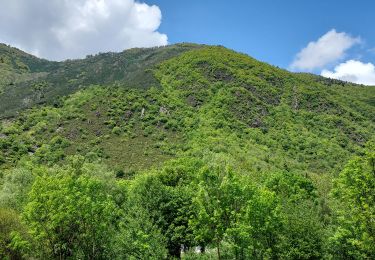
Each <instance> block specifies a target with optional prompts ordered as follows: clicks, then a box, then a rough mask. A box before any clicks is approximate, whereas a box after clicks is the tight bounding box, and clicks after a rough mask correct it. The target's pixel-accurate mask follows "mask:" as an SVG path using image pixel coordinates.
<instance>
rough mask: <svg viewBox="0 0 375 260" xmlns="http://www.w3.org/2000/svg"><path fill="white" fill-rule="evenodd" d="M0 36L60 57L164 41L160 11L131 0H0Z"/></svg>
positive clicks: (166, 41) (52, 56)
mask: <svg viewBox="0 0 375 260" xmlns="http://www.w3.org/2000/svg"><path fill="white" fill-rule="evenodd" d="M0 6H1V8H0V35H1V40H3V41H5V42H6V43H8V44H11V45H13V46H18V47H20V48H21V49H23V50H25V51H28V52H31V53H34V54H37V55H38V56H41V57H44V58H49V59H54V60H62V59H67V58H80V57H84V56H85V55H87V54H95V53H98V52H106V51H122V50H124V49H127V48H132V47H151V46H160V45H166V44H167V43H168V39H167V35H165V34H162V33H160V32H158V31H157V30H158V28H159V26H160V23H161V11H160V9H159V7H158V6H155V5H153V6H150V5H147V4H145V3H139V2H136V1H135V0H48V1H45V0H11V1H9V0H0Z"/></svg>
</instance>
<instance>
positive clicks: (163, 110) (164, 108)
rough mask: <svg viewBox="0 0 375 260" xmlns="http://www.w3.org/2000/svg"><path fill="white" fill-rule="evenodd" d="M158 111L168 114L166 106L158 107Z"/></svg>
mask: <svg viewBox="0 0 375 260" xmlns="http://www.w3.org/2000/svg"><path fill="white" fill-rule="evenodd" d="M159 113H160V114H163V115H169V111H168V109H167V108H166V107H163V106H161V107H160V109H159Z"/></svg>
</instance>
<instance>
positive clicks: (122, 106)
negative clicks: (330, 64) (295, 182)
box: [0, 46, 375, 174]
mask: <svg viewBox="0 0 375 260" xmlns="http://www.w3.org/2000/svg"><path fill="white" fill-rule="evenodd" d="M175 48H177V49H173V48H172V47H171V48H170V50H174V51H177V52H179V51H181V46H176V47H175ZM189 48H190V47H189ZM162 50H164V51H167V50H168V49H162ZM184 50H185V49H184ZM154 51H156V52H157V53H158V54H154V55H161V54H160V50H159V49H156V50H154ZM135 52H137V53H138V52H145V53H147V54H144V55H146V57H149V56H150V55H151V56H152V55H153V54H152V53H153V50H135ZM150 52H151V53H150ZM138 54H139V53H138ZM108 55H109V56H111V55H112V54H103V55H102V56H100V55H99V57H93V58H91V59H99V60H101V61H102V58H103V57H107V56H108ZM144 55H143V56H141V57H142V58H140V59H141V60H142V61H146V60H147V58H144V57H145V56H144ZM164 55H170V54H169V52H167V54H164ZM137 57H138V56H137ZM163 57H164V56H163ZM105 60H106V59H105ZM157 60H158V59H157ZM106 61H107V62H109V59H107V60H106ZM76 62H77V63H79V62H83V61H76ZM94 64H97V63H94ZM137 64H138V62H137ZM152 64H154V62H152ZM95 66H96V65H95ZM133 66H134V65H133ZM143 67H144V65H142V68H143ZM73 68H74V69H69V71H75V70H77V68H79V67H74V66H73ZM103 68H106V66H104V67H103ZM87 71H92V68H91V67H90V69H88V70H87ZM76 72H77V73H78V71H76ZM76 72H75V73H76ZM141 72H142V73H143V70H141ZM58 73H60V72H58ZM58 73H55V74H56V75H57V74H58ZM148 73H149V75H151V77H152V78H154V79H153V81H152V82H149V81H148V82H147V83H145V82H144V84H143V85H142V87H137V88H134V87H131V86H133V85H129V86H124V85H119V84H116V83H113V84H109V83H108V82H110V79H114V78H115V77H117V78H119V77H120V76H119V75H118V74H116V73H112V74H110V76H109V77H106V78H103V77H102V76H98V78H97V79H95V80H94V79H93V80H91V82H96V80H97V83H103V84H104V85H107V86H106V87H102V86H96V87H95V86H92V87H89V88H86V89H84V90H80V91H79V92H77V93H76V94H74V95H72V96H70V97H68V98H66V99H64V100H62V101H61V102H56V103H55V106H54V107H49V106H47V107H42V108H35V109H33V110H31V111H27V112H26V113H24V114H22V115H21V116H20V117H19V118H18V119H17V120H16V121H14V122H12V123H10V122H5V123H3V127H2V139H0V140H1V142H2V146H1V147H2V151H1V152H2V155H1V156H2V158H3V159H2V160H3V163H5V165H9V163H10V164H12V162H13V163H14V162H16V161H17V160H18V158H20V156H22V155H27V154H30V155H31V156H35V155H37V157H38V158H39V160H41V162H43V161H44V162H57V161H59V160H61V159H63V158H64V156H65V154H76V153H79V154H83V155H87V156H90V157H93V158H102V159H103V160H105V161H106V162H107V163H108V164H109V165H110V166H111V167H113V168H116V169H119V170H121V171H125V172H132V171H133V170H140V169H146V168H149V167H151V166H153V165H160V164H161V163H162V162H163V161H165V160H168V159H170V158H173V157H176V156H198V157H205V156H210V155H207V154H211V153H225V154H228V155H230V156H231V157H232V159H233V160H234V161H235V162H236V163H235V165H236V166H237V167H238V168H239V169H241V170H242V171H251V172H253V173H257V172H258V173H262V172H266V171H269V170H273V171H275V170H284V169H288V170H293V171H296V172H301V173H305V174H307V173H309V174H322V173H332V174H333V173H337V172H338V171H339V170H340V169H341V168H342V166H343V163H345V162H346V161H347V160H348V158H349V157H350V156H351V155H352V154H360V153H361V151H362V147H363V146H364V145H365V143H366V142H368V141H369V140H370V139H372V138H374V136H373V133H374V130H375V129H374V117H373V115H374V113H373V112H374V101H373V100H374V97H375V88H373V87H365V86H359V85H354V84H348V83H344V82H341V81H330V80H327V79H324V78H321V77H315V76H312V75H305V74H293V73H290V72H287V71H284V70H280V69H278V68H275V67H272V66H270V65H267V64H265V63H261V62H258V61H256V60H254V59H252V58H250V57H248V56H246V55H243V54H238V53H235V52H233V51H230V50H228V49H225V48H222V47H205V48H199V49H197V50H192V51H188V52H185V53H183V54H181V55H179V56H177V57H175V58H172V59H169V60H166V61H164V62H162V63H161V64H159V65H157V66H156V67H153V69H152V70H150V71H149V72H148ZM55 74H53V75H55ZM73 74H74V73H73ZM95 75H100V74H95ZM103 75H107V74H103ZM115 75H118V76H115ZM131 75H137V74H131ZM107 76H108V75H107ZM121 77H124V75H123V74H121ZM125 77H126V76H125ZM54 78H55V79H56V78H58V77H57V76H54ZM85 79H86V78H85ZM87 79H89V77H87ZM122 79H123V81H122V82H126V80H124V78H122ZM143 79H144V78H143ZM82 82H85V80H83V81H82ZM114 82H116V81H115V80H114ZM141 82H142V81H140V82H139V83H141ZM108 84H109V85H108ZM49 150H51V151H52V152H51V151H49ZM47 151H48V152H47ZM44 153H49V154H52V155H53V156H52V155H51V156H52V157H53V158H50V157H48V155H46V154H44ZM55 153H56V154H55Z"/></svg>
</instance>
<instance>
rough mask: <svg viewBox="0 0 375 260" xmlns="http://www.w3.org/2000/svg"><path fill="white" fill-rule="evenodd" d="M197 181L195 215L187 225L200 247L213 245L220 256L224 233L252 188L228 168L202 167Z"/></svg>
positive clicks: (235, 218) (236, 217)
mask: <svg viewBox="0 0 375 260" xmlns="http://www.w3.org/2000/svg"><path fill="white" fill-rule="evenodd" d="M197 182H198V188H197V192H196V196H195V197H194V199H193V203H194V206H195V211H196V214H195V217H194V218H193V219H192V220H191V222H190V224H191V226H192V227H193V230H194V235H195V237H196V241H197V242H198V243H199V244H201V245H202V246H206V245H207V244H213V245H214V246H215V247H216V250H217V257H218V258H219V259H221V251H220V249H221V243H222V241H223V239H224V237H225V234H226V232H227V230H228V229H229V228H231V227H232V226H234V224H235V223H236V221H237V219H238V218H239V215H240V213H241V212H242V209H243V207H244V205H246V203H247V201H248V198H249V196H251V194H252V193H253V191H252V190H251V189H249V187H248V186H247V185H246V183H245V184H243V183H241V181H240V179H239V178H238V177H236V174H235V173H234V172H233V171H232V170H231V169H230V168H228V167H221V166H213V167H204V168H203V169H202V170H201V171H200V173H199V175H198V177H197Z"/></svg>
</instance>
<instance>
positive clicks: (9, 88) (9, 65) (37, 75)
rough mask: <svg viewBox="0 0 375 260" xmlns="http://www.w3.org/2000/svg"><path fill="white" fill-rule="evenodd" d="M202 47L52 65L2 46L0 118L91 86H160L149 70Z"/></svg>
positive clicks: (186, 46)
mask: <svg viewBox="0 0 375 260" xmlns="http://www.w3.org/2000/svg"><path fill="white" fill-rule="evenodd" d="M199 47H200V46H199V45H195V44H177V45H172V46H166V47H160V48H149V49H131V50H126V51H123V52H121V53H102V54H98V55H95V56H92V55H89V56H87V57H86V58H85V59H79V60H67V61H63V62H50V61H47V60H42V59H38V58H36V57H34V56H31V55H29V54H26V53H24V52H22V51H20V50H18V49H15V48H10V47H8V46H6V45H2V46H1V48H0V66H1V64H3V65H4V66H3V67H0V69H2V76H1V78H0V82H1V84H0V90H1V89H2V91H1V92H0V93H1V94H0V118H1V117H7V116H12V115H14V114H15V112H17V111H20V110H22V109H25V108H29V107H31V106H33V105H34V104H41V103H46V102H47V103H50V104H51V102H53V101H56V100H57V99H58V98H59V97H63V96H66V95H69V94H71V93H74V92H75V91H77V90H78V89H80V88H83V87H85V86H88V85H90V84H119V85H121V86H130V87H134V88H145V87H149V86H151V85H157V84H158V82H157V81H156V80H155V79H154V77H153V75H152V73H150V71H149V69H151V68H152V67H153V66H154V65H155V64H157V63H159V62H161V61H163V60H166V59H168V58H171V57H174V56H176V55H178V54H180V53H182V52H184V51H187V50H191V49H194V48H199ZM2 60H3V61H4V62H1V61H2Z"/></svg>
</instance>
